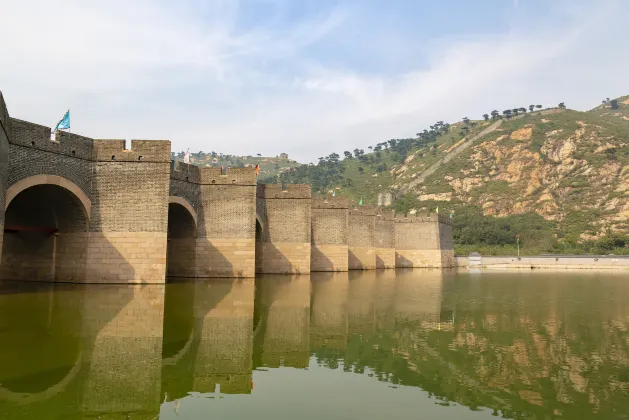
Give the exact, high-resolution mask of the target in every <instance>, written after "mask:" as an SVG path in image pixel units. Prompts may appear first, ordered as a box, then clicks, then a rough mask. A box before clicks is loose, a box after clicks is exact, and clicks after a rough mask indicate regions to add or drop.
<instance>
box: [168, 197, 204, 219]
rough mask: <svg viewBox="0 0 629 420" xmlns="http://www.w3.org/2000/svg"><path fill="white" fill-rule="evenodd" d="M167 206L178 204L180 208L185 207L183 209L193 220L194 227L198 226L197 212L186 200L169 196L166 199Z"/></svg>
mask: <svg viewBox="0 0 629 420" xmlns="http://www.w3.org/2000/svg"><path fill="white" fill-rule="evenodd" d="M168 204H179V205H180V206H183V207H185V209H186V210H188V212H189V213H190V215H191V216H192V218H193V219H194V225H195V226H198V225H199V218H198V217H197V212H196V210H195V209H194V207H192V205H191V204H190V203H189V202H188V200H186V199H185V198H182V197H177V196H174V195H171V196H169V197H168Z"/></svg>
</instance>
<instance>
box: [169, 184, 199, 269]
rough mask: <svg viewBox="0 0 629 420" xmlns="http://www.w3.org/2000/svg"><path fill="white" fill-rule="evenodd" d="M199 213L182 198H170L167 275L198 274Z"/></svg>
mask: <svg viewBox="0 0 629 420" xmlns="http://www.w3.org/2000/svg"><path fill="white" fill-rule="evenodd" d="M196 238H197V213H196V211H195V210H194V208H193V207H192V205H190V203H189V202H188V201H187V200H185V199H183V198H181V197H175V196H170V197H169V198H168V241H167V249H166V275H167V276H170V277H195V275H196Z"/></svg>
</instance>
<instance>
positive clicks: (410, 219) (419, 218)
mask: <svg viewBox="0 0 629 420" xmlns="http://www.w3.org/2000/svg"><path fill="white" fill-rule="evenodd" d="M395 221H396V223H435V222H439V223H442V224H445V225H451V224H452V222H451V220H450V218H449V217H448V216H446V215H444V214H436V213H428V214H425V215H424V214H421V215H420V214H418V213H415V214H410V213H409V214H406V215H400V216H399V217H397V218H396V219H395Z"/></svg>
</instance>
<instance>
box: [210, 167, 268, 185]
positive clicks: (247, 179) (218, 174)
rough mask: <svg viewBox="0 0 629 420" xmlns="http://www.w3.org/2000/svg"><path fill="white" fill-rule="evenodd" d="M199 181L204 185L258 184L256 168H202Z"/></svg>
mask: <svg viewBox="0 0 629 420" xmlns="http://www.w3.org/2000/svg"><path fill="white" fill-rule="evenodd" d="M199 183H201V184H203V185H213V184H216V185H249V186H251V185H256V170H255V168H227V169H225V172H224V173H223V169H222V168H214V167H202V168H200V180H199Z"/></svg>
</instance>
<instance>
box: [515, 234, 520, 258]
mask: <svg viewBox="0 0 629 420" xmlns="http://www.w3.org/2000/svg"><path fill="white" fill-rule="evenodd" d="M515 240H516V242H517V244H518V258H520V235H519V234H517V235H515Z"/></svg>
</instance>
